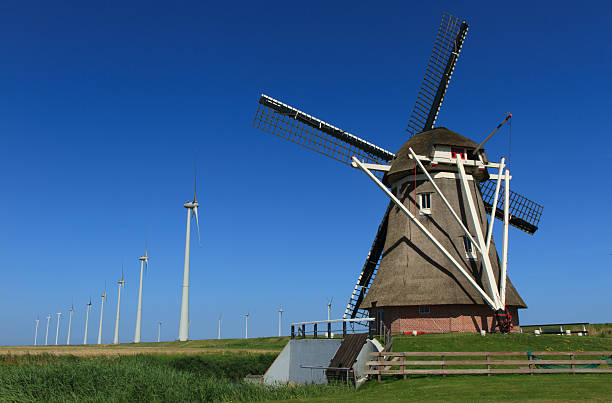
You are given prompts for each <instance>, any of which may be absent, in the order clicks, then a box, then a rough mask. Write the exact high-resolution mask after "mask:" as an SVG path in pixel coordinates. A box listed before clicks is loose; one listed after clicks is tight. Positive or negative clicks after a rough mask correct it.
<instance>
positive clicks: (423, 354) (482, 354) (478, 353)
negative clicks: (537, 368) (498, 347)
mask: <svg viewBox="0 0 612 403" xmlns="http://www.w3.org/2000/svg"><path fill="white" fill-rule="evenodd" d="M531 354H532V355H535V356H538V355H560V356H564V355H566V356H570V355H572V354H573V355H601V356H610V355H612V351H532V352H531ZM370 355H371V356H379V355H382V356H385V357H401V356H406V357H440V356H442V355H445V356H447V357H466V356H467V357H470V356H471V357H486V356H487V355H490V356H508V355H511V356H512V355H519V356H526V355H527V352H526V351H471V352H470V351H451V352H448V351H440V352H433V351H421V352H417V351H405V352H382V353H377V352H374V353H370Z"/></svg>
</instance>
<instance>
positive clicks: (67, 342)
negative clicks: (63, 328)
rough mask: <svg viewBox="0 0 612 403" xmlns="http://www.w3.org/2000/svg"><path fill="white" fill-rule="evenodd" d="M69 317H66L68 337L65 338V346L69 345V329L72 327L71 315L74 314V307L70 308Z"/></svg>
mask: <svg viewBox="0 0 612 403" xmlns="http://www.w3.org/2000/svg"><path fill="white" fill-rule="evenodd" d="M68 312H70V315H69V316H68V337H67V338H66V345H67V346H69V345H70V328H71V327H72V313H73V312H74V305H72V306H71V307H70V310H69V311H68Z"/></svg>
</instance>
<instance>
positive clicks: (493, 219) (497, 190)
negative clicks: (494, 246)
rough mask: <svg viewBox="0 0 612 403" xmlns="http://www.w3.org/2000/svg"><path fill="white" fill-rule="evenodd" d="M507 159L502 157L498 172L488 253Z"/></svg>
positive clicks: (487, 247)
mask: <svg viewBox="0 0 612 403" xmlns="http://www.w3.org/2000/svg"><path fill="white" fill-rule="evenodd" d="M505 162H506V158H505V157H502V159H501V161H500V162H499V171H498V172H497V183H496V184H495V195H494V196H493V207H492V208H491V221H490V223H489V231H488V232H487V246H486V249H487V253H488V252H489V246H490V245H491V236H492V235H493V223H494V222H495V211H496V210H497V199H498V197H499V187H500V186H501V180H502V175H503V173H504V165H505Z"/></svg>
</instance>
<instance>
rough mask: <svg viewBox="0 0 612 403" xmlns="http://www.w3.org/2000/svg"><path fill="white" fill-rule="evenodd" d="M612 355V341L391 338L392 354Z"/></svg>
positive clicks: (528, 337) (521, 335)
mask: <svg viewBox="0 0 612 403" xmlns="http://www.w3.org/2000/svg"><path fill="white" fill-rule="evenodd" d="M526 350H532V351H612V338H604V337H592V336H587V337H584V336H583V337H579V336H559V335H542V336H534V335H533V334H527V333H516V334H487V335H486V336H484V337H483V336H481V335H479V334H471V333H463V334H435V335H433V334H432V335H421V336H394V338H393V351H526Z"/></svg>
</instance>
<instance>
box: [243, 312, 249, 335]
mask: <svg viewBox="0 0 612 403" xmlns="http://www.w3.org/2000/svg"><path fill="white" fill-rule="evenodd" d="M249 315H250V313H248V312H247V313H246V314H245V315H244V338H245V339H248V338H249Z"/></svg>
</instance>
